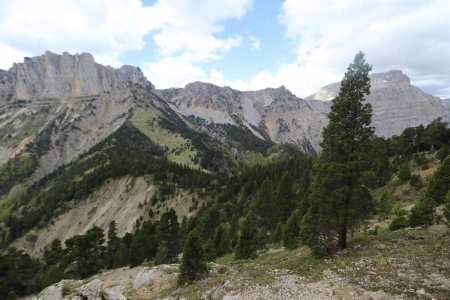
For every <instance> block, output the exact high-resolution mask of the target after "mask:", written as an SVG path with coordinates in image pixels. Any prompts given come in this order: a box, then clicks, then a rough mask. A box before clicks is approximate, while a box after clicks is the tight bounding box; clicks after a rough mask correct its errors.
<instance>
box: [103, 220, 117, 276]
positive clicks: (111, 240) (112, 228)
mask: <svg viewBox="0 0 450 300" xmlns="http://www.w3.org/2000/svg"><path fill="white" fill-rule="evenodd" d="M118 250H119V238H118V237H117V226H116V221H114V220H112V221H111V223H109V227H108V244H107V246H106V253H107V264H108V268H112V267H114V259H115V257H116V255H117V251H118Z"/></svg>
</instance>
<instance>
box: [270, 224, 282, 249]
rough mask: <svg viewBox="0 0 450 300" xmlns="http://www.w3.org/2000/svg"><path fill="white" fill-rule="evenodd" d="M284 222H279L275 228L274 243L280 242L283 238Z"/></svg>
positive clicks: (272, 238)
mask: <svg viewBox="0 0 450 300" xmlns="http://www.w3.org/2000/svg"><path fill="white" fill-rule="evenodd" d="M283 228H284V226H283V223H281V222H278V223H277V226H276V227H275V230H274V231H273V233H272V237H271V240H272V243H274V244H279V243H280V242H281V241H282V240H283Z"/></svg>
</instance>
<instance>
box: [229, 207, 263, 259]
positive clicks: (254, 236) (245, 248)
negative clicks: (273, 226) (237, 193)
mask: <svg viewBox="0 0 450 300" xmlns="http://www.w3.org/2000/svg"><path fill="white" fill-rule="evenodd" d="M257 245H258V231H257V230H256V227H255V225H254V220H253V213H252V212H251V211H249V212H248V213H247V215H246V216H245V217H243V218H241V220H240V226H239V236H238V240H237V244H236V249H235V255H236V258H244V259H249V258H254V257H255V256H256V249H257Z"/></svg>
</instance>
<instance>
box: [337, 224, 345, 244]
mask: <svg viewBox="0 0 450 300" xmlns="http://www.w3.org/2000/svg"><path fill="white" fill-rule="evenodd" d="M338 244H339V249H345V248H347V222H346V221H344V222H343V223H342V225H341V228H340V229H339V239H338Z"/></svg>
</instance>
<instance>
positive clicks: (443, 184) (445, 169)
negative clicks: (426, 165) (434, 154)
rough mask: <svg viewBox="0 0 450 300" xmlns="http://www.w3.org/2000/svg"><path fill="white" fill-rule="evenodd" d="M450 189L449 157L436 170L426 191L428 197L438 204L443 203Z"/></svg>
mask: <svg viewBox="0 0 450 300" xmlns="http://www.w3.org/2000/svg"><path fill="white" fill-rule="evenodd" d="M449 189H450V157H447V158H446V159H445V160H444V161H443V162H442V163H441V165H440V166H439V168H438V169H437V170H436V172H434V174H433V177H431V180H430V183H429V184H428V188H427V191H426V195H427V196H428V198H431V199H432V200H433V201H434V202H435V203H436V204H442V203H444V201H445V195H447V193H448V191H449Z"/></svg>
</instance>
